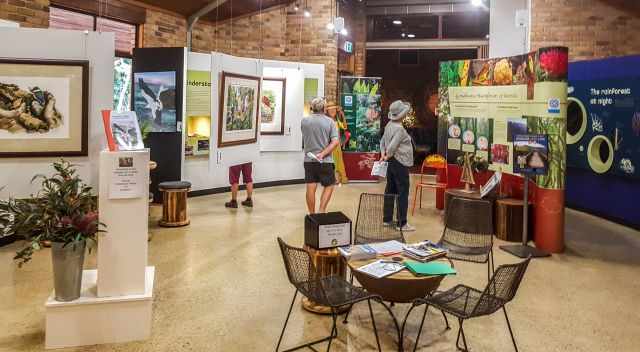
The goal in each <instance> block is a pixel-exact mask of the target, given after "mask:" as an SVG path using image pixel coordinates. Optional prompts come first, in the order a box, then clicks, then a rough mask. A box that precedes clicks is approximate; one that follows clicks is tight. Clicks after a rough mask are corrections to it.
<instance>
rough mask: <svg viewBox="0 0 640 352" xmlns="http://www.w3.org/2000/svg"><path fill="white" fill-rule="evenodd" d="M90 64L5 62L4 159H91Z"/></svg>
mask: <svg viewBox="0 0 640 352" xmlns="http://www.w3.org/2000/svg"><path fill="white" fill-rule="evenodd" d="M88 85H89V62H88V61H73V60H68V61H67V60H28V59H25V60H21V59H0V157H43V156H86V155H87V128H88V89H89V88H88Z"/></svg>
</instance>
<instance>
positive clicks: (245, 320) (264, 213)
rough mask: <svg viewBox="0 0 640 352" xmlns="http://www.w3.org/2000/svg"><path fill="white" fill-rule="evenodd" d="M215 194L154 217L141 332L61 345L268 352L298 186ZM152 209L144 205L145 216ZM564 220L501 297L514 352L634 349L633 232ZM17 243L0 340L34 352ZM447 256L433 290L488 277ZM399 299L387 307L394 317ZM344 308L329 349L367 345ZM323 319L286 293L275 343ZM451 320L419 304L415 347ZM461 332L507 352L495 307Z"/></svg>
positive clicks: (37, 337)
mask: <svg viewBox="0 0 640 352" xmlns="http://www.w3.org/2000/svg"><path fill="white" fill-rule="evenodd" d="M381 190H382V185H375V184H374V185H372V184H351V185H348V186H344V187H340V188H338V189H337V190H336V193H335V195H334V199H333V201H332V203H331V206H330V210H340V211H343V212H345V213H346V214H347V215H348V216H350V217H352V218H354V219H355V213H356V207H357V202H358V195H359V194H360V193H362V192H380V191H381ZM227 197H228V195H215V196H207V197H199V198H192V199H190V201H189V206H190V208H189V212H190V216H191V225H190V226H188V227H184V228H177V229H164V228H158V227H156V226H155V225H153V226H152V228H151V232H152V234H153V240H152V241H151V242H150V246H149V263H150V264H151V265H155V266H156V283H155V292H154V294H155V301H154V311H153V328H152V336H151V338H150V339H149V340H148V341H141V342H132V343H126V344H118V345H101V346H89V347H83V348H77V349H68V350H65V351H225V352H231V351H273V350H274V349H275V344H276V341H277V339H278V335H279V333H280V329H281V327H282V323H283V321H284V318H285V316H286V313H287V308H288V306H289V303H290V300H291V297H292V295H293V292H294V291H293V289H292V286H290V284H289V283H288V281H287V278H286V274H285V272H284V268H283V264H282V259H281V256H280V252H279V250H278V247H277V244H276V237H277V236H281V237H283V238H284V239H285V240H286V241H287V242H289V243H291V244H294V245H302V242H303V220H302V219H303V216H304V215H305V207H304V203H303V201H304V186H302V185H296V186H286V187H277V188H269V189H259V190H257V192H256V195H255V197H254V198H255V208H254V209H253V210H248V209H238V210H237V211H230V210H227V209H225V208H224V207H223V203H224V201H226V200H227ZM424 205H425V208H424V209H422V210H421V211H420V212H416V216H415V217H412V218H410V222H411V223H412V224H413V225H415V226H416V227H417V228H418V229H419V230H418V231H417V232H414V233H411V234H409V235H408V236H407V237H408V240H409V241H417V240H421V239H431V240H437V239H438V238H439V236H440V233H441V230H442V223H441V220H440V219H441V217H440V213H439V212H437V211H435V210H433V198H430V197H429V196H426V197H425V200H424ZM159 211H160V209H159V208H157V207H156V208H154V209H153V211H152V217H153V219H154V220H156V219H157V218H158V216H159V214H160V212H159ZM566 220H567V225H566V243H567V251H566V252H565V253H564V254H562V255H554V256H553V257H551V258H547V259H539V260H535V261H534V262H532V263H531V265H530V267H529V270H528V272H527V274H526V275H525V277H524V281H523V284H522V286H521V288H520V291H519V292H518V294H517V296H516V298H515V300H514V301H513V302H511V303H510V304H509V305H508V306H507V308H508V310H509V313H510V318H511V322H512V326H513V328H514V332H515V334H516V338H517V341H518V344H519V347H520V351H638V348H639V347H638V345H639V344H640V309H638V306H637V299H638V297H639V294H640V280H638V277H640V276H639V274H640V255H638V253H640V233H639V232H637V231H634V230H631V229H628V228H625V227H622V226H618V225H615V224H612V223H609V222H606V221H603V220H601V219H598V218H596V217H592V216H589V215H586V214H583V213H579V212H575V211H567V216H566ZM153 223H154V224H155V221H154V222H153ZM499 244H500V243H499V241H498V243H496V246H497V245H499ZM16 248H17V245H15V244H14V245H12V246H8V247H4V248H0V317H1V319H0V351H40V350H42V349H43V343H44V335H45V331H44V306H43V303H44V301H45V300H46V298H47V296H48V295H49V294H50V292H51V289H52V274H51V264H50V260H51V259H50V253H49V251H48V250H43V251H41V252H39V253H37V254H36V255H35V257H34V259H33V261H32V262H31V263H29V264H27V265H26V266H24V267H23V268H21V269H18V268H17V267H16V266H15V265H14V264H13V263H12V262H11V258H12V256H13V253H14V251H15V249H16ZM495 255H496V263H497V264H503V263H511V262H515V261H516V260H515V259H514V258H513V257H511V256H509V255H507V254H505V253H503V252H502V251H500V250H496V253H495ZM95 259H96V258H95V252H93V253H92V254H91V255H89V257H88V260H87V264H86V266H87V267H88V268H92V267H95ZM456 267H457V268H458V270H459V274H458V275H457V276H455V277H448V278H446V279H445V280H444V281H443V285H442V288H448V287H451V286H453V285H455V284H457V283H459V282H464V283H467V284H471V285H472V286H476V287H479V288H481V287H483V285H485V284H486V267H485V266H484V265H479V264H468V263H459V264H456ZM406 309H408V308H407V306H406V305H396V306H395V307H394V308H393V310H394V312H395V313H396V314H397V316H399V317H402V316H404V313H405V312H406ZM374 311H375V314H376V322H377V323H378V329H379V331H380V332H381V339H382V343H383V345H384V348H383V349H384V350H385V351H393V350H394V349H395V342H394V341H395V336H394V335H393V334H392V333H391V331H393V330H392V323H391V320H390V318H389V316H388V315H387V314H386V313H385V311H384V310H383V309H382V308H381V307H379V306H376V305H374ZM352 317H353V318H351V319H350V323H349V324H348V325H343V324H340V325H339V338H338V341H337V342H335V343H334V344H333V345H332V350H333V351H373V350H375V339H374V336H373V332H372V329H371V321H370V319H369V314H368V309H367V306H366V304H360V305H359V306H356V308H355V309H354V312H353V315H352ZM330 320H331V319H330V318H327V317H322V316H317V315H314V314H311V313H307V312H305V311H303V310H302V309H301V308H300V305H299V303H296V306H295V308H294V310H293V313H292V320H291V321H290V323H289V328H288V329H287V333H286V335H285V339H284V345H285V347H288V346H292V345H294V344H298V343H301V342H303V341H308V340H310V339H314V338H319V337H322V336H325V335H327V334H328V332H329V328H330ZM452 322H453V321H452ZM417 324H419V318H418V314H415V315H414V316H413V319H411V320H410V322H409V325H408V336H407V337H406V339H405V346H406V347H407V348H408V349H413V345H414V341H415V335H416V332H417V327H418V325H417ZM453 326H454V329H452V330H449V331H444V322H443V321H442V318H441V316H440V315H439V314H437V313H436V312H435V311H432V310H431V311H430V314H428V316H427V322H426V323H425V328H424V330H423V335H422V337H421V341H420V346H418V350H420V351H455V350H456V349H455V339H456V329H455V327H456V324H455V323H454V324H453ZM465 331H466V333H467V338H468V342H469V347H470V349H471V350H473V351H511V350H512V347H511V341H510V339H509V335H508V331H507V329H506V324H505V321H504V316H503V315H502V314H495V315H494V316H491V317H483V318H478V319H475V320H471V321H469V322H468V323H465ZM319 347H322V346H319Z"/></svg>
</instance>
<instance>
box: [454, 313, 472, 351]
mask: <svg viewBox="0 0 640 352" xmlns="http://www.w3.org/2000/svg"><path fill="white" fill-rule="evenodd" d="M458 323H459V324H460V329H459V330H458V339H457V340H456V348H458V350H460V351H464V352H469V348H468V347H467V338H466V336H464V328H463V327H462V324H463V323H464V320H463V319H461V318H458ZM461 335H462V343H463V344H464V348H462V347H460V344H459V341H460V336H461Z"/></svg>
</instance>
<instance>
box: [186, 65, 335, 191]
mask: <svg viewBox="0 0 640 352" xmlns="http://www.w3.org/2000/svg"><path fill="white" fill-rule="evenodd" d="M207 59H208V60H209V62H210V64H209V65H207V63H206V61H207ZM187 69H191V70H203V71H206V70H210V71H211V72H212V74H211V90H212V95H211V140H210V149H211V154H210V156H209V158H205V157H187V158H185V162H184V164H183V165H184V170H183V175H184V177H183V179H184V180H186V181H190V182H191V183H192V190H194V191H200V190H208V189H214V188H220V187H226V186H229V176H228V168H229V166H232V165H236V164H239V163H243V162H247V161H251V162H253V169H254V172H253V176H254V181H255V182H274V181H286V180H296V179H302V178H304V170H303V168H302V162H303V159H304V157H303V153H302V135H301V131H300V121H301V119H302V112H303V104H304V94H303V92H304V78H317V79H318V91H320V92H323V91H324V65H320V64H307V63H298V62H286V61H274V60H258V59H251V58H239V57H234V56H230V55H225V54H220V53H212V54H211V55H209V54H200V53H189V56H188V61H187ZM223 70H224V71H227V72H233V73H239V74H245V75H251V76H258V77H274V76H275V77H278V76H282V77H286V78H287V93H286V94H287V103H286V105H287V107H286V109H285V114H286V115H285V120H286V121H285V126H286V127H290V128H291V133H290V134H288V133H285V135H284V136H260V135H258V143H256V144H250V145H243V146H236V147H227V148H220V149H218V147H217V139H218V115H219V99H220V87H219V85H220V74H221V72H222V71H223ZM287 129H288V128H286V129H285V131H286V132H288V131H287Z"/></svg>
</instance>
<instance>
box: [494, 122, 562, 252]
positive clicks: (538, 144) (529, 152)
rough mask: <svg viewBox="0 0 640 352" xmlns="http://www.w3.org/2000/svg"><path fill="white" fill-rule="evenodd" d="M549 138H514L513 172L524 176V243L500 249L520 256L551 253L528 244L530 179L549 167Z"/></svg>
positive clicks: (531, 135)
mask: <svg viewBox="0 0 640 352" xmlns="http://www.w3.org/2000/svg"><path fill="white" fill-rule="evenodd" d="M548 156H549V139H548V136H547V135H541V134H523V135H515V136H514V139H513V172H514V173H520V174H522V175H523V176H524V204H523V207H522V211H523V214H522V244H515V245H506V246H500V249H502V250H503V251H505V252H507V253H511V254H513V255H515V256H516V257H520V258H527V257H533V258H539V257H548V256H550V255H551V254H549V253H547V252H545V251H543V250H540V249H538V248H535V247H531V246H529V245H528V244H527V239H528V230H529V181H530V178H531V177H532V176H535V175H545V174H546V173H547V171H548V169H549V159H548Z"/></svg>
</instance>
